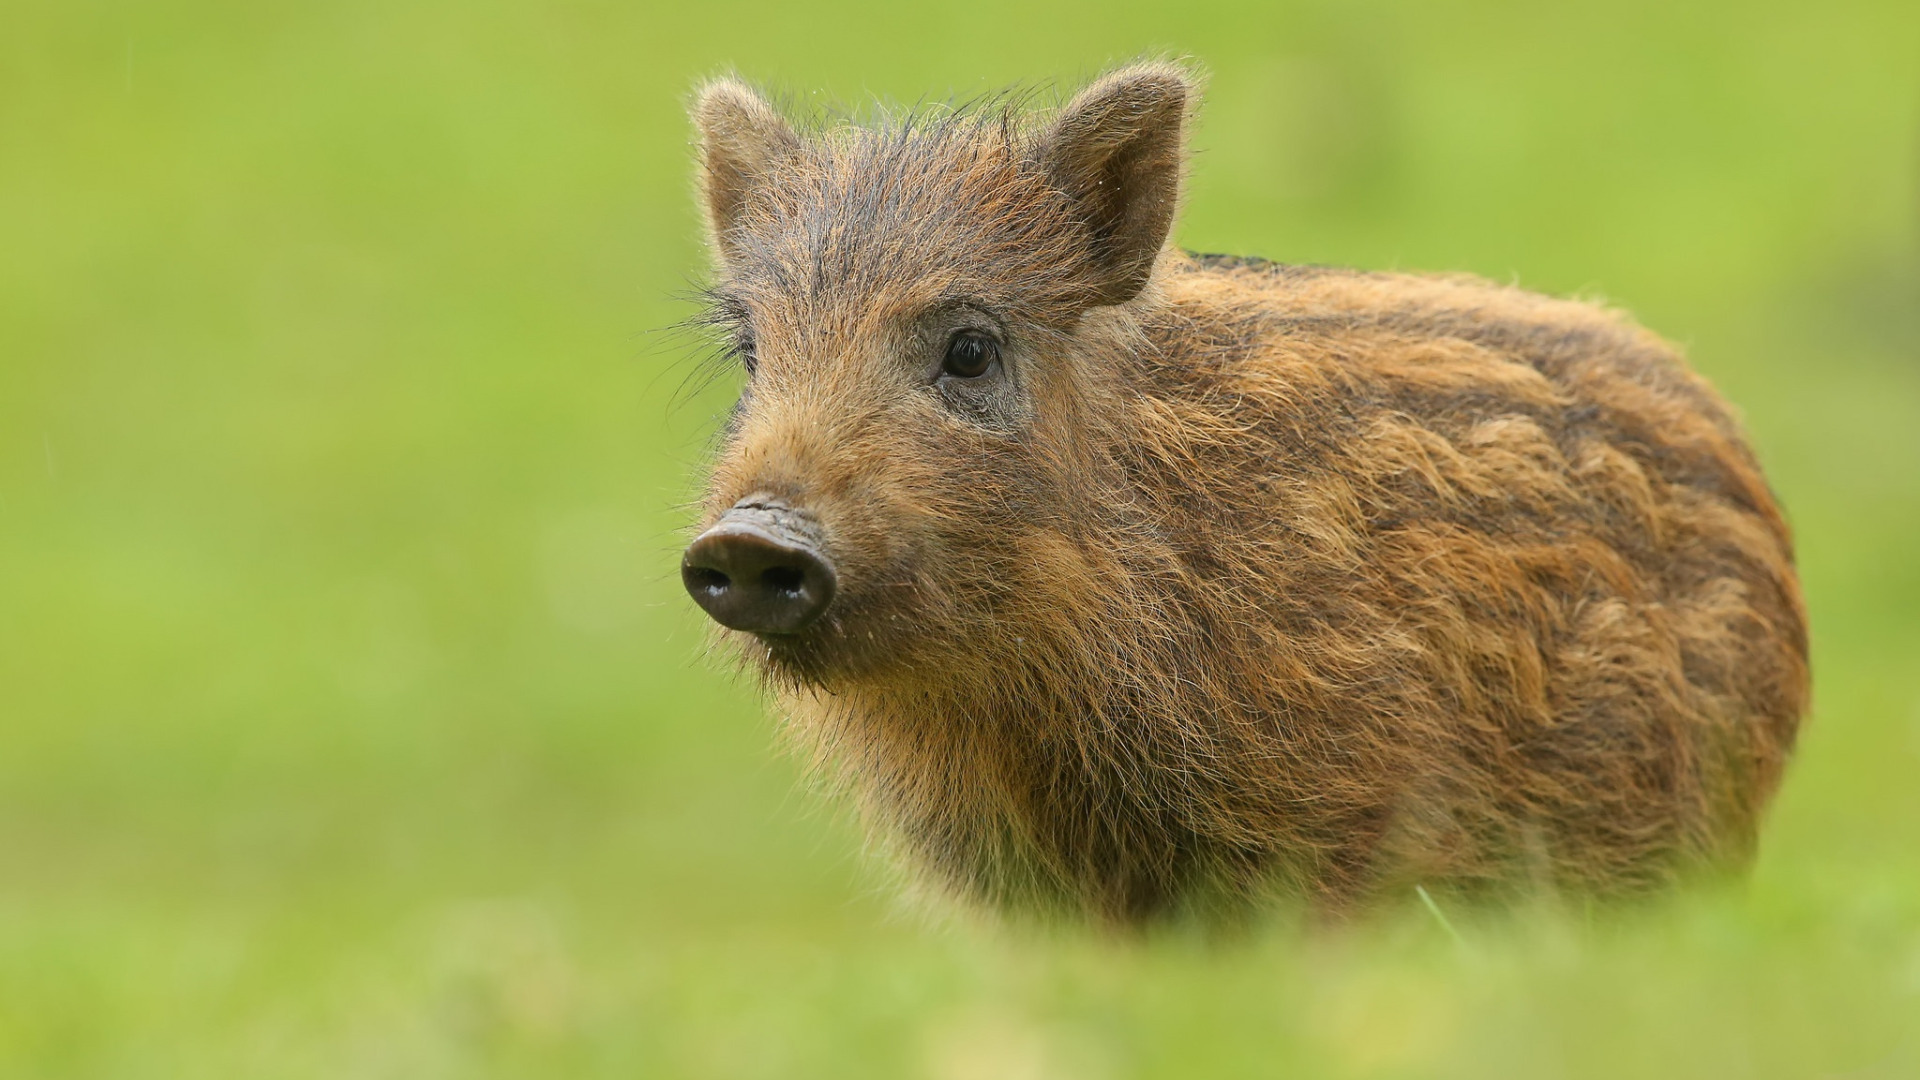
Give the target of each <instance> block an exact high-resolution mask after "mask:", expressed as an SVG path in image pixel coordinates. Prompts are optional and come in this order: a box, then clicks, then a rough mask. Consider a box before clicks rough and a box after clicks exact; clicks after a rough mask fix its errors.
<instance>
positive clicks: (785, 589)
mask: <svg viewBox="0 0 1920 1080" xmlns="http://www.w3.org/2000/svg"><path fill="white" fill-rule="evenodd" d="M760 584H762V585H764V586H766V587H767V588H769V589H772V590H773V591H774V592H778V593H785V594H786V595H788V596H798V595H800V590H801V589H803V588H805V587H806V584H807V575H806V571H804V570H801V569H800V568H799V567H797V566H769V567H767V568H766V569H765V570H763V571H761V573H760Z"/></svg>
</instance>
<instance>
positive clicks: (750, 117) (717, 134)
mask: <svg viewBox="0 0 1920 1080" xmlns="http://www.w3.org/2000/svg"><path fill="white" fill-rule="evenodd" d="M692 113H693V123H694V126H695V127H697V128H698V129H699V131H700V194H701V197H702V198H703V199H704V200H705V202H706V211H707V231H708V235H709V236H710V237H711V238H712V240H713V244H714V247H715V248H716V250H718V252H719V253H720V255H721V257H722V258H723V259H726V258H731V257H733V255H734V254H735V241H736V240H737V238H738V235H739V227H740V221H741V216H742V212H743V211H744V209H745V208H746V206H747V203H748V198H749V197H750V196H751V195H752V194H753V193H754V191H755V190H756V189H758V188H759V187H760V186H761V185H763V184H765V183H767V181H768V179H769V178H770V177H771V175H772V174H773V173H774V172H775V171H776V170H777V169H778V168H779V167H780V165H781V163H782V162H784V161H785V160H786V159H787V158H789V157H791V156H792V155H793V154H794V152H795V151H797V150H799V149H800V137H799V136H797V135H795V134H794V133H793V129H792V128H790V127H788V126H787V122H786V121H785V120H783V119H781V118H780V114H779V113H778V112H776V111H774V108H773V106H772V105H769V104H768V103H767V101H766V99H765V98H763V97H761V96H760V95H759V94H757V93H755V92H754V91H753V89H752V88H751V87H749V86H747V85H746V84H745V83H743V82H740V81H739V80H737V79H727V78H722V79H715V80H714V81H712V82H710V83H708V84H707V85H705V86H704V87H701V89H700V93H699V96H698V97H696V98H695V99H694V103H693V110H692Z"/></svg>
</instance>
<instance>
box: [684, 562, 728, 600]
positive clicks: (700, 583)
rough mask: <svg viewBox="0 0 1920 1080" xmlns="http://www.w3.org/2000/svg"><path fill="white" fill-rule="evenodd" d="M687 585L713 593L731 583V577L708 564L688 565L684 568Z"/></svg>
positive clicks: (719, 591)
mask: <svg viewBox="0 0 1920 1080" xmlns="http://www.w3.org/2000/svg"><path fill="white" fill-rule="evenodd" d="M686 579H687V586H688V588H689V589H698V590H699V591H701V592H704V593H707V594H708V595H713V594H716V593H723V592H725V591H727V589H728V588H729V587H731V586H732V585H733V579H732V578H730V577H728V576H727V575H726V574H724V573H722V572H720V571H718V570H715V569H713V568H712V567H710V566H689V567H687V569H686Z"/></svg>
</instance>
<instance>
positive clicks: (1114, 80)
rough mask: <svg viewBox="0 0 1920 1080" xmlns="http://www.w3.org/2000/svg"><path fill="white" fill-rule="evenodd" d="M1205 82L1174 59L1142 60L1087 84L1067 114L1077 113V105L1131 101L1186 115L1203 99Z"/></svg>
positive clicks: (1070, 105) (1194, 71)
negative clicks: (1202, 88)
mask: <svg viewBox="0 0 1920 1080" xmlns="http://www.w3.org/2000/svg"><path fill="white" fill-rule="evenodd" d="M1201 83H1202V77H1201V74H1200V72H1199V71H1198V70H1197V69H1195V68H1194V67H1192V66H1190V65H1187V64H1184V63H1180V62H1177V61H1172V60H1142V61H1139V62H1137V63H1132V64H1127V65H1125V66H1124V67H1118V68H1114V69H1113V70H1112V71H1109V72H1107V73H1106V74H1105V75H1102V76H1100V77H1099V78H1097V79H1095V80H1093V82H1091V83H1089V84H1087V85H1086V86H1085V87H1084V88H1083V89H1081V91H1080V92H1079V93H1078V94H1075V95H1074V98H1073V101H1072V102H1071V103H1069V104H1068V106H1067V111H1068V112H1073V111H1077V110H1076V106H1088V105H1093V104H1095V103H1096V102H1111V101H1113V100H1115V99H1117V98H1131V99H1133V100H1135V101H1143V99H1144V100H1151V101H1157V102H1159V103H1160V104H1161V105H1162V106H1163V107H1164V106H1174V107H1175V108H1177V109H1179V110H1180V111H1183V112H1184V111H1186V110H1188V109H1191V108H1192V107H1193V105H1194V102H1195V101H1197V100H1198V99H1199V96H1200V87H1201ZM1155 111H1158V110H1155Z"/></svg>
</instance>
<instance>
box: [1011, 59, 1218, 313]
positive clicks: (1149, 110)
mask: <svg viewBox="0 0 1920 1080" xmlns="http://www.w3.org/2000/svg"><path fill="white" fill-rule="evenodd" d="M1196 92H1197V91H1196V87H1195V85H1194V79H1193V76H1191V75H1190V74H1188V73H1187V70H1186V69H1185V68H1182V67H1180V66H1178V65H1175V64H1167V63H1144V64H1135V65H1133V66H1131V67H1125V68H1121V69H1120V70H1118V71H1115V72H1112V73H1111V74H1109V75H1107V76H1106V77H1105V78H1102V79H1100V80H1099V81H1097V82H1095V83H1094V84H1093V85H1092V86H1089V87H1087V88H1086V89H1085V90H1082V91H1081V92H1080V93H1079V94H1078V95H1076V96H1075V97H1074V99H1073V100H1072V101H1070V102H1068V103H1067V106H1066V108H1064V109H1062V110H1060V114H1059V116H1058V117H1056V118H1055V119H1054V122H1053V124H1052V126H1051V127H1050V128H1049V129H1048V130H1047V131H1046V132H1045V133H1043V135H1042V137H1041V144H1040V157H1041V161H1042V162H1043V163H1044V164H1045V166H1046V168H1047V171H1048V172H1049V173H1051V174H1052V176H1053V179H1054V182H1055V183H1056V184H1057V185H1058V186H1059V188H1060V190H1062V191H1063V192H1065V193H1066V194H1067V196H1068V197H1069V198H1071V199H1072V200H1073V202H1074V205H1075V208H1076V211H1077V214H1078V216H1079V218H1080V220H1081V222H1082V223H1083V224H1084V225H1085V226H1086V227H1087V229H1088V231H1089V232H1090V233H1091V234H1092V236H1091V239H1092V241H1093V252H1092V254H1093V262H1094V266H1093V279H1094V280H1093V283H1092V284H1093V288H1094V299H1095V302H1096V303H1099V304H1122V303H1125V302H1126V301H1128V300H1131V299H1133V297H1134V296H1135V295H1136V294H1138V293H1139V292H1140V290H1141V289H1142V288H1143V287H1144V286H1145V285H1146V283H1147V279H1148V278H1150V277H1151V276H1152V275H1153V267H1154V262H1155V260H1157V259H1158V258H1159V255H1160V248H1161V247H1162V246H1163V245H1164V244H1165V243H1166V241H1167V234H1168V233H1169V232H1170V231H1172V229H1173V217H1174V212H1175V210H1176V209H1177V208H1178V206H1179V203H1180V171H1181V168H1182V166H1183V165H1184V164H1185V162H1184V157H1185V152H1186V151H1185V147H1186V131H1185V129H1186V121H1187V111H1188V110H1189V109H1190V108H1191V107H1192V104H1193V97H1194V95H1195V93H1196Z"/></svg>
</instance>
